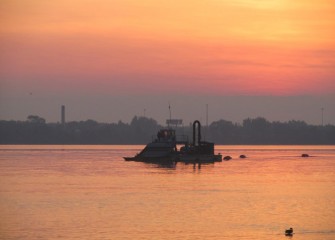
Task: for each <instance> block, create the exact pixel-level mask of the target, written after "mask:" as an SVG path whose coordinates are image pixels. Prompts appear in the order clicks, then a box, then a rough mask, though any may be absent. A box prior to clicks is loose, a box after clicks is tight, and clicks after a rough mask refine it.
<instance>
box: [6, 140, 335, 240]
mask: <svg viewBox="0 0 335 240" xmlns="http://www.w3.org/2000/svg"><path fill="white" fill-rule="evenodd" d="M142 148H143V146H5V145H2V146H0V211H1V218H0V239H29V240H33V239H169V240H170V239H192V240H194V239H199V240H200V239H270V240H271V239H287V238H290V237H285V236H284V230H285V229H287V228H289V227H293V229H294V232H295V234H294V236H293V239H295V240H298V239H318V240H319V239H335V224H334V223H335V146H217V147H216V151H217V152H220V153H222V155H223V156H225V155H230V156H232V157H233V159H232V160H230V161H223V162H222V163H215V164H208V165H201V166H199V165H193V164H189V165H185V164H182V163H178V164H177V165H176V166H159V165H155V164H145V163H139V162H126V161H124V160H123V159H122V157H123V156H133V155H134V154H135V153H137V152H139V151H140V150H141V149H142ZM302 153H307V154H309V155H310V156H311V157H309V158H302V157H300V156H301V154H302ZM241 154H245V155H246V156H247V158H246V159H239V158H238V157H239V155H241Z"/></svg>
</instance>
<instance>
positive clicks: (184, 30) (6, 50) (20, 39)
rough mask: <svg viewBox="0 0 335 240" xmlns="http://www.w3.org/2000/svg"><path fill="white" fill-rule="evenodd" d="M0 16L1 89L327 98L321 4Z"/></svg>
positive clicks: (22, 10)
mask: <svg viewBox="0 0 335 240" xmlns="http://www.w3.org/2000/svg"><path fill="white" fill-rule="evenodd" d="M1 9H2V10H1V19H2V28H1V36H2V37H1V39H2V40H1V46H2V47H1V52H2V54H1V55H2V56H1V66H2V67H1V69H0V70H1V81H2V85H3V86H4V87H5V88H6V87H8V88H11V87H12V88H15V87H24V86H25V85H30V84H39V85H41V87H43V86H45V87H46V86H53V87H54V88H56V89H57V88H60V85H62V84H63V83H64V82H66V83H71V84H73V85H76V84H80V85H81V87H82V88H91V87H92V86H94V85H99V86H100V87H101V89H100V90H101V91H104V90H107V89H108V91H116V92H119V93H120V91H121V92H125V91H126V92H129V91H132V89H133V88H132V85H134V84H136V85H138V86H140V87H139V88H136V91H143V92H145V91H147V90H150V91H151V90H156V91H163V92H173V91H177V92H178V91H189V92H195V93H205V94H206V93H210V92H215V93H217V94H220V93H222V94H261V95H267V94H273V95H292V94H293V95H294V94H302V93H317V94H323V93H332V92H334V90H335V81H334V76H335V65H334V61H335V31H334V29H335V17H334V16H335V15H334V14H333V13H334V12H335V4H334V2H333V1H330V0H322V1H305V0H304V1H293V2H292V1H285V0H272V1H259V0H257V1H255V0H236V1H224V0H221V1H220V0H212V1H206V2H204V1H194V0H192V1H188V0H184V1H180V2H178V3H169V2H161V1H160V2H158V1H153V0H145V1H135V0H128V1H124V0H122V1H117V0H115V1H104V0H100V1H65V0H64V1H38V0H33V1H13V0H10V1H2V3H1ZM71 84H69V85H70V86H69V87H71ZM95 88H98V89H99V87H95ZM186 89H187V90H186Z"/></svg>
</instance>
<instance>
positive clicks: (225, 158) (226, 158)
mask: <svg viewBox="0 0 335 240" xmlns="http://www.w3.org/2000/svg"><path fill="white" fill-rule="evenodd" d="M223 159H224V160H226V161H228V160H230V159H232V157H231V156H225V157H224V158H223Z"/></svg>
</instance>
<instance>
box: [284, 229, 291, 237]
mask: <svg viewBox="0 0 335 240" xmlns="http://www.w3.org/2000/svg"><path fill="white" fill-rule="evenodd" d="M292 235H293V228H290V229H286V230H285V236H292Z"/></svg>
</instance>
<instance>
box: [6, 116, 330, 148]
mask: <svg viewBox="0 0 335 240" xmlns="http://www.w3.org/2000/svg"><path fill="white" fill-rule="evenodd" d="M161 128H163V126H160V125H159V124H158V123H157V121H156V120H154V119H152V118H146V117H137V116H135V117H134V118H133V119H132V121H131V122H130V123H123V122H122V121H119V122H118V123H99V122H96V121H94V120H87V121H73V122H67V123H64V124H61V123H46V121H45V119H43V118H41V117H39V116H28V118H27V120H26V121H5V120H1V121H0V144H146V143H148V142H150V141H152V140H153V139H154V138H155V136H156V134H157V131H158V130H159V129H161ZM178 135H187V136H188V137H189V139H191V136H192V126H191V125H189V126H183V127H178V128H177V136H178ZM202 136H203V139H205V140H208V141H212V142H215V143H216V144H281V145H291V144H335V126H334V125H326V126H319V125H309V124H307V123H305V122H304V121H295V120H292V121H288V122H278V121H274V122H270V121H268V120H266V119H265V118H262V117H258V118H254V119H251V118H248V119H245V120H243V123H242V124H238V123H233V122H231V121H227V120H219V121H215V122H213V123H211V124H210V125H209V126H208V127H206V126H205V127H204V126H203V127H202Z"/></svg>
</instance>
